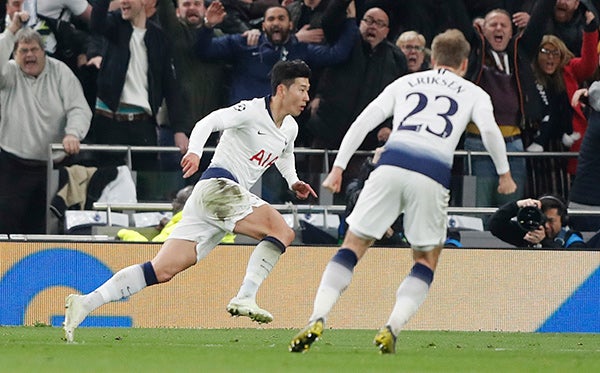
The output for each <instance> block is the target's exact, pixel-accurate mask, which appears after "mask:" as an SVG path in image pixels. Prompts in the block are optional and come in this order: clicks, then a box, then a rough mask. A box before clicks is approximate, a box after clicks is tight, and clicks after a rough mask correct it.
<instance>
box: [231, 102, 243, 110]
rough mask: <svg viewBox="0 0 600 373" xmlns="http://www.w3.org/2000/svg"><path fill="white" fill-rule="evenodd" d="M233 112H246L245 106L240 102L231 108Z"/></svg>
mask: <svg viewBox="0 0 600 373" xmlns="http://www.w3.org/2000/svg"><path fill="white" fill-rule="evenodd" d="M233 110H235V111H244V110H246V104H244V103H242V102H240V103H239V104H236V105H235V106H234V107H233Z"/></svg>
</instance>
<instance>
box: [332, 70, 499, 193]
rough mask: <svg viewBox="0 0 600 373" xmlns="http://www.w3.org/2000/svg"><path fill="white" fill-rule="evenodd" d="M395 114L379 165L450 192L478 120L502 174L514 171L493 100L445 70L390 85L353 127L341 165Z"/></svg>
mask: <svg viewBox="0 0 600 373" xmlns="http://www.w3.org/2000/svg"><path fill="white" fill-rule="evenodd" d="M390 116H393V129H392V133H391V135H390V138H389V139H388V141H387V143H386V144H385V151H384V152H383V153H382V155H381V160H380V161H379V164H389V165H394V166H398V167H402V168H405V169H409V170H412V171H416V172H419V173H422V174H424V175H426V176H429V177H431V178H432V179H434V180H436V181H438V182H439V183H440V184H442V185H444V186H445V187H447V188H448V187H449V185H450V174H451V168H452V163H453V161H454V151H455V149H456V146H457V145H458V142H459V140H460V138H461V136H462V133H463V132H464V131H465V129H466V126H467V124H468V123H469V122H471V121H472V122H474V123H475V124H476V125H477V127H478V128H479V130H480V132H481V136H482V139H483V142H484V145H485V146H486V149H487V150H488V152H489V153H490V155H491V157H492V160H493V161H494V164H495V166H496V171H497V172H498V174H503V173H506V172H507V171H508V170H509V165H508V160H507V158H506V145H505V144H504V140H503V137H502V134H501V133H500V130H499V128H498V125H497V124H496V121H495V119H494V110H493V107H492V102H491V99H490V96H489V95H488V94H487V93H486V92H485V91H484V90H483V89H481V88H480V87H478V86H477V85H475V84H473V83H471V82H470V81H468V80H466V79H463V78H462V77H460V76H458V75H456V74H454V73H453V72H451V71H449V70H446V69H443V68H442V69H435V70H429V71H423V72H418V73H413V74H408V75H405V76H403V77H401V78H399V79H397V80H396V81H394V82H392V83H391V84H389V85H388V86H387V87H386V88H385V89H384V90H383V92H382V93H381V94H380V95H379V96H378V97H377V98H376V99H375V100H373V101H372V102H371V103H370V104H369V105H368V106H367V108H365V110H364V111H363V112H362V113H361V114H360V115H359V116H358V118H357V119H356V120H355V122H354V123H353V124H352V126H351V127H350V129H349V130H348V132H347V134H346V136H345V137H344V140H343V141H342V144H341V146H340V152H339V154H338V156H337V157H336V160H335V165H337V166H340V167H342V168H345V167H346V165H347V163H348V161H349V159H350V157H351V156H352V154H353V153H354V151H356V149H357V148H358V146H359V145H360V143H361V142H362V139H364V135H366V133H368V132H369V131H371V130H372V129H374V128H375V127H377V126H378V125H379V124H380V123H381V122H382V121H383V120H385V119H386V118H389V117H390Z"/></svg>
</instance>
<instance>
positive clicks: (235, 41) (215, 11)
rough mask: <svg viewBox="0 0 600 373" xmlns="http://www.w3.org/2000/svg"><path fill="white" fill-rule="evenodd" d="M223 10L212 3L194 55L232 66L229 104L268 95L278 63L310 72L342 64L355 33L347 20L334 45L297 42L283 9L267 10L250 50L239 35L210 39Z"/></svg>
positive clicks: (199, 31)
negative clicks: (301, 64)
mask: <svg viewBox="0 0 600 373" xmlns="http://www.w3.org/2000/svg"><path fill="white" fill-rule="evenodd" d="M224 15H225V13H224V9H223V6H222V5H221V4H220V3H219V2H213V3H212V4H211V5H210V6H209V7H208V8H207V10H206V20H207V21H208V22H205V23H204V27H201V28H200V29H199V30H198V35H197V36H198V39H197V41H196V47H195V51H196V53H197V54H198V56H199V57H200V58H205V59H211V60H214V59H220V60H225V61H227V62H231V63H232V64H233V71H232V77H231V80H232V82H231V93H230V95H229V102H230V103H231V104H233V103H235V102H238V101H240V100H245V99H249V98H252V97H259V96H264V95H267V94H269V92H270V91H271V87H270V83H269V71H270V70H271V68H272V67H273V65H275V63H276V62H277V61H280V60H283V61H285V60H293V59H301V60H303V61H305V62H306V63H307V64H308V65H309V66H310V67H311V68H318V67H323V66H328V65H334V64H338V63H341V62H344V61H345V60H346V59H347V58H348V56H349V54H350V52H351V50H352V46H353V44H354V42H355V40H356V35H357V33H358V31H357V27H356V23H355V20H354V19H352V18H349V19H347V20H346V22H345V23H344V30H343V32H342V34H341V36H340V37H339V39H338V40H337V41H336V42H335V44H333V45H316V44H307V43H301V42H299V41H298V40H297V39H296V37H295V36H294V35H293V34H292V30H293V24H292V22H291V20H290V14H289V11H288V10H287V9H286V8H285V7H281V6H276V7H270V8H269V9H267V11H266V12H265V17H264V22H263V25H262V29H263V32H262V34H261V35H260V38H259V40H258V45H256V46H249V45H248V43H247V40H246V38H245V37H244V36H242V35H241V34H235V35H225V36H221V37H213V36H214V35H213V30H212V28H213V27H214V26H215V25H217V24H219V23H220V22H221V21H222V20H223V18H224Z"/></svg>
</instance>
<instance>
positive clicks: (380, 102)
mask: <svg viewBox="0 0 600 373" xmlns="http://www.w3.org/2000/svg"><path fill="white" fill-rule="evenodd" d="M391 90H392V88H391V86H388V87H387V88H386V89H384V90H383V92H381V94H380V95H379V96H378V97H377V98H376V99H375V100H373V101H372V102H371V103H370V104H369V105H367V107H366V108H365V109H364V110H363V111H362V113H360V114H359V116H358V117H357V118H356V119H355V120H354V122H353V123H352V125H350V128H349V129H348V131H347V132H346V135H344V138H343V140H342V143H341V144H340V150H339V152H338V155H337V156H336V157H335V161H334V162H333V165H334V166H337V167H340V168H342V169H346V166H347V165H348V162H349V161H350V158H352V155H353V154H354V153H355V152H356V150H357V149H358V147H359V146H360V144H362V142H363V140H364V139H365V137H366V136H367V135H368V134H369V132H371V131H372V130H374V129H375V128H376V127H377V126H378V125H380V124H381V123H382V122H383V121H384V120H386V119H387V118H389V117H390V116H391V115H392V110H393V106H394V98H393V95H392V94H391Z"/></svg>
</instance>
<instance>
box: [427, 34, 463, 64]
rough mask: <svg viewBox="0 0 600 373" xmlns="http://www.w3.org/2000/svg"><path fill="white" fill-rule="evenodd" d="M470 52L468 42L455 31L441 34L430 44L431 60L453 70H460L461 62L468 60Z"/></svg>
mask: <svg viewBox="0 0 600 373" xmlns="http://www.w3.org/2000/svg"><path fill="white" fill-rule="evenodd" d="M470 51H471V46H470V45H469V42H468V41H467V39H466V38H465V36H464V35H463V33H462V32H460V31H459V30H457V29H449V30H446V31H444V32H442V33H441V34H439V35H437V36H436V37H435V38H433V42H432V43H431V58H432V59H433V60H434V61H435V63H436V64H437V65H444V66H449V67H452V68H455V69H458V68H460V65H461V64H462V62H463V61H464V60H465V59H468V58H469V52H470Z"/></svg>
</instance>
